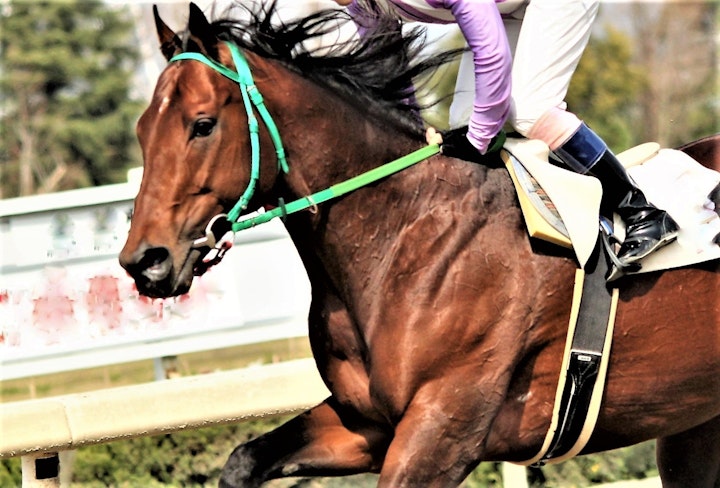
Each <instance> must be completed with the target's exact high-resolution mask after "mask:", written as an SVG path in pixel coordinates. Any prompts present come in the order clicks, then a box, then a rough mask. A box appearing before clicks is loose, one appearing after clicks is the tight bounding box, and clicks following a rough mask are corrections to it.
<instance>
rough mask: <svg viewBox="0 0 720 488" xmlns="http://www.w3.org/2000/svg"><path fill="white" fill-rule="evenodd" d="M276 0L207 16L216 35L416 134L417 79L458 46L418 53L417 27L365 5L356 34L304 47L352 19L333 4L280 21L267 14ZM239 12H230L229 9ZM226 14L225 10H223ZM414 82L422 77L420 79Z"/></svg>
mask: <svg viewBox="0 0 720 488" xmlns="http://www.w3.org/2000/svg"><path fill="white" fill-rule="evenodd" d="M276 7H277V5H276V0H271V1H269V3H268V2H267V1H251V2H250V3H249V4H248V3H247V2H243V3H241V2H239V1H237V2H236V5H234V6H233V7H231V8H230V9H229V12H232V13H233V15H232V19H231V18H223V19H219V20H215V21H213V22H212V24H211V27H212V29H213V31H214V32H213V33H214V34H215V35H216V36H217V37H218V38H220V39H223V40H227V41H231V42H234V43H235V44H237V45H238V46H239V47H241V48H243V49H246V50H248V51H251V52H254V53H256V54H258V55H260V56H262V57H265V58H271V59H276V60H278V61H280V62H282V63H283V64H284V65H286V66H287V67H288V68H289V69H292V70H294V71H296V72H298V73H300V74H301V75H302V76H303V77H305V78H308V79H312V80H313V81H315V82H317V83H319V84H323V85H325V86H328V87H330V88H331V89H333V90H335V91H336V92H339V93H340V94H342V95H343V98H345V99H346V100H350V101H352V103H356V104H358V105H359V106H362V107H363V108H364V109H365V110H367V109H368V108H371V107H375V108H377V110H376V111H375V113H377V114H380V113H382V114H383V117H384V118H385V119H387V120H389V121H391V122H394V123H395V124H396V125H399V126H400V127H404V128H405V129H407V130H409V131H411V132H412V133H416V134H421V133H422V130H423V127H422V123H421V120H420V118H419V115H418V113H419V110H420V108H424V107H420V106H419V105H418V102H417V98H416V96H415V92H416V88H417V86H418V85H417V84H415V83H414V82H417V81H419V80H427V79H429V77H426V76H425V75H429V74H431V73H432V72H434V71H435V69H437V68H438V67H439V66H441V65H443V64H445V63H447V62H448V61H450V60H452V59H454V58H455V57H456V56H457V54H459V53H460V52H461V51H462V50H458V49H455V50H450V51H446V52H443V53H440V54H434V55H433V56H432V57H426V58H424V59H423V58H421V56H420V52H421V51H422V49H423V48H424V46H425V43H426V38H425V30H424V29H423V28H420V27H416V28H413V29H409V30H401V28H400V27H401V26H400V22H399V20H398V19H397V18H395V17H391V16H388V15H386V14H383V13H382V12H375V13H373V14H372V15H373V20H374V22H373V23H374V24H376V26H375V27H374V28H372V29H368V30H367V32H366V33H364V35H363V36H362V37H359V36H354V37H353V38H352V39H351V40H345V41H342V42H338V43H337V44H335V45H334V46H327V45H325V46H321V47H315V48H313V47H311V46H309V43H308V41H312V40H314V39H318V38H320V37H321V36H323V35H325V34H329V35H330V36H329V38H332V37H331V36H332V35H337V32H338V29H340V27H341V26H343V25H346V24H348V23H351V22H353V20H352V19H351V18H350V16H349V15H348V14H347V13H346V12H345V11H344V10H340V9H328V10H322V11H319V12H316V13H313V14H311V15H309V16H307V17H304V18H300V19H297V20H293V21H291V22H288V23H284V22H281V21H280V20H279V19H278V18H277V16H276V15H275V14H276V12H277V8H276ZM238 9H239V10H241V11H242V12H241V14H242V15H236V14H235V12H237V10H238ZM226 15H227V14H226ZM420 83H422V81H420Z"/></svg>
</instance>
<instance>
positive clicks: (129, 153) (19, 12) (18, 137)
mask: <svg viewBox="0 0 720 488" xmlns="http://www.w3.org/2000/svg"><path fill="white" fill-rule="evenodd" d="M0 14H1V17H0V19H1V21H2V24H1V27H2V28H1V29H0V49H1V51H0V52H1V53H2V58H1V61H2V70H1V71H0V107H2V110H0V127H2V129H0V130H2V132H1V133H0V161H1V162H2V168H1V171H2V175H1V176H2V188H0V190H1V192H0V196H2V197H12V196H18V195H27V194H33V193H39V192H47V191H57V190H63V189H71V188H77V187H83V186H90V185H101V184H108V183H114V182H119V181H125V180H126V171H127V168H128V167H129V166H130V164H131V163H134V165H137V161H136V160H135V159H136V155H137V149H136V146H137V143H136V141H135V135H134V123H135V120H136V119H137V116H138V115H139V113H140V109H141V105H140V103H139V102H134V101H132V100H131V98H130V93H131V85H132V78H133V74H134V72H135V69H136V66H137V60H138V52H137V49H136V47H135V44H136V40H135V39H134V37H133V35H134V30H133V22H132V19H131V16H130V15H129V13H128V12H127V11H126V10H125V9H123V8H119V7H118V6H111V5H106V4H105V3H103V2H101V1H99V0H65V1H63V2H52V1H38V2H28V1H9V2H3V4H2V6H1V9H0Z"/></svg>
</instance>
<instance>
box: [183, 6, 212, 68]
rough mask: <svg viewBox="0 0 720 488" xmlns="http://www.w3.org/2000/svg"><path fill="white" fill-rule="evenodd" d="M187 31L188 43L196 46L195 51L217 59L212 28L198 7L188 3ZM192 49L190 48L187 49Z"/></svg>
mask: <svg viewBox="0 0 720 488" xmlns="http://www.w3.org/2000/svg"><path fill="white" fill-rule="evenodd" d="M188 31H189V32H190V39H189V40H188V41H189V42H195V44H197V46H196V47H197V50H198V51H200V52H202V53H204V54H206V55H207V56H209V57H211V58H214V59H217V55H218V50H217V43H218V39H217V36H215V33H214V32H213V28H212V26H211V25H210V23H209V22H208V20H207V19H206V18H205V14H204V13H203V11H202V10H200V7H198V6H197V5H195V4H194V3H192V2H190V18H189V20H188ZM187 48H188V49H192V47H191V46H188V47H187Z"/></svg>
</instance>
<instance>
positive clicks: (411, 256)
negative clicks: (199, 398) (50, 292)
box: [120, 4, 720, 488]
mask: <svg viewBox="0 0 720 488" xmlns="http://www.w3.org/2000/svg"><path fill="white" fill-rule="evenodd" d="M248 10H251V15H250V16H249V18H248V19H245V20H236V21H230V20H217V21H214V22H212V23H210V22H209V21H208V20H207V19H206V17H205V16H204V14H203V13H202V11H201V10H200V9H199V8H197V7H196V6H195V5H192V4H191V6H190V17H189V21H188V28H187V30H186V31H185V32H182V33H180V34H176V33H175V32H173V31H172V30H171V29H170V28H169V27H168V26H167V25H166V24H165V23H164V22H163V21H162V19H161V18H160V17H159V16H158V14H157V9H155V19H156V25H157V30H158V36H159V39H160V44H161V49H162V51H163V53H164V55H165V57H166V58H167V59H168V60H170V59H172V58H173V57H174V56H176V55H177V54H179V53H187V52H196V53H201V54H202V55H203V56H205V57H207V58H211V59H212V60H214V61H216V62H217V63H219V64H221V65H223V66H226V67H228V68H230V69H231V70H236V69H238V67H237V66H236V63H235V61H234V58H233V54H232V52H231V51H230V49H231V48H230V47H229V45H228V44H227V43H226V42H230V43H232V45H234V46H237V47H238V49H239V50H240V52H241V53H242V54H243V56H244V57H245V59H246V60H247V63H248V64H249V67H250V71H251V73H252V75H253V76H254V79H255V83H256V85H257V91H258V92H259V93H261V94H262V96H263V97H264V104H265V105H264V106H265V107H266V108H267V111H268V112H269V113H270V114H271V115H272V118H273V120H274V122H275V124H276V126H277V130H278V132H279V134H280V135H281V136H282V142H283V144H284V155H285V156H286V158H287V163H288V165H289V171H288V172H287V173H285V172H284V171H282V170H281V167H282V164H280V165H279V164H278V160H279V159H280V152H279V151H276V148H275V147H274V144H273V140H272V137H271V134H270V132H269V131H268V129H267V128H266V127H265V125H264V124H262V123H261V124H260V129H259V139H258V140H259V148H260V154H261V157H260V161H259V174H258V175H257V176H258V178H257V182H256V188H255V191H254V193H252V196H251V198H249V200H248V204H247V211H251V210H255V209H258V208H260V207H263V206H276V205H278V202H279V199H280V198H282V199H284V200H287V201H290V200H294V199H297V198H301V197H304V196H306V195H309V194H311V193H313V192H316V191H318V190H321V189H324V188H327V187H329V186H331V185H334V184H336V183H338V182H340V181H344V180H346V179H348V178H350V177H353V176H355V175H357V174H359V173H361V172H364V171H366V170H369V169H371V168H374V167H376V166H379V165H380V164H382V163H385V162H387V161H391V160H393V159H396V158H399V157H401V156H404V155H406V154H408V153H411V152H412V151H415V150H417V149H418V148H422V147H423V146H425V142H424V129H423V127H422V123H421V122H420V121H419V119H418V117H417V116H416V115H415V113H416V112H415V108H413V104H414V102H413V101H412V100H410V99H411V98H412V97H408V91H407V87H408V86H409V77H410V76H413V75H416V74H418V73H420V72H421V71H423V70H424V69H426V68H428V67H432V64H433V60H432V59H431V60H428V59H425V60H424V61H421V60H419V58H418V56H417V52H418V51H417V45H418V42H419V36H420V34H419V33H418V32H416V31H412V32H409V33H408V32H405V33H399V31H398V30H397V29H393V28H392V27H391V26H389V25H388V26H386V27H387V29H381V30H378V31H377V32H376V31H373V32H370V33H368V34H367V35H366V36H364V37H363V39H352V40H350V41H346V42H344V45H343V46H342V49H331V50H330V51H317V52H316V51H313V50H311V49H310V48H304V47H303V46H306V45H307V44H303V43H304V42H306V41H308V40H310V39H312V38H313V37H315V36H317V35H320V34H322V33H327V32H332V31H333V30H334V29H336V28H337V23H338V21H340V20H347V19H346V18H345V17H344V14H341V13H339V12H338V11H333V12H331V11H323V12H320V13H317V14H313V15H311V16H308V17H306V18H303V19H298V20H297V21H293V22H289V23H285V24H281V23H278V22H275V21H272V22H271V21H270V20H269V19H270V17H271V16H272V13H273V12H274V10H275V8H274V4H271V5H270V6H267V5H262V6H259V7H258V6H255V7H252V8H250V7H248ZM408 107H409V109H408ZM247 124H248V115H247V113H246V110H245V108H244V104H243V98H242V94H241V90H240V89H239V87H238V84H237V83H236V82H234V81H232V80H230V79H229V78H228V77H226V76H224V75H222V74H220V73H219V72H218V71H217V70H216V69H214V68H213V67H211V66H208V65H207V64H206V63H201V62H197V61H194V60H193V59H183V60H174V61H173V62H172V63H170V64H169V65H168V66H167V67H166V68H165V69H164V71H163V72H162V74H161V75H160V78H159V80H158V82H157V86H156V88H155V92H154V95H153V97H152V101H151V102H150V105H149V107H148V108H147V110H146V111H145V112H144V114H143V115H142V117H141V118H140V120H139V122H138V125H137V133H138V137H139V141H140V144H141V146H142V152H143V158H144V174H143V177H142V183H141V186H140V190H139V193H138V195H137V198H136V200H135V208H134V214H133V217H132V225H131V228H130V231H129V234H128V237H127V242H126V243H125V246H124V248H123V250H122V252H121V254H120V263H121V264H122V266H123V267H124V268H125V269H126V270H127V271H128V272H129V274H130V275H131V276H132V277H133V278H134V279H135V282H136V284H137V288H138V290H139V291H140V293H142V294H144V295H147V296H150V297H170V296H175V295H180V294H182V293H185V292H186V291H187V290H188V289H189V287H190V285H191V283H192V280H193V276H194V274H195V273H198V272H200V271H199V270H200V269H201V268H202V258H203V256H204V254H205V253H206V252H207V251H208V249H207V248H205V249H203V248H198V247H197V246H194V244H193V243H194V241H195V240H196V239H198V238H200V237H202V236H203V235H205V234H204V233H205V228H206V226H207V225H208V222H209V221H210V220H211V219H212V218H213V217H214V216H215V215H217V214H219V213H223V212H228V210H229V209H230V208H231V207H232V206H233V205H234V203H235V202H236V201H237V200H238V198H239V197H240V195H241V193H242V192H243V189H245V188H247V187H248V185H249V181H250V180H251V164H250V161H251V159H252V157H253V156H252V151H251V145H252V144H251V136H249V135H248V130H247ZM716 140H717V139H712V140H710V142H704V143H702V145H701V147H699V150H698V152H697V154H700V153H702V150H703V147H704V148H705V151H706V153H708V154H712V151H710V150H709V149H707V148H708V147H710V146H707V144H715V141H716ZM695 149H698V147H697V146H695ZM704 163H705V164H707V165H710V164H711V163H710V162H704ZM285 225H286V227H287V231H288V233H289V235H290V237H291V238H292V240H293V242H294V244H295V246H296V248H297V251H298V253H299V255H300V257H301V259H302V262H303V264H304V266H305V268H306V270H307V274H308V276H309V279H310V282H311V288H312V297H311V305H310V311H309V317H308V327H309V329H308V333H309V338H310V342H311V346H312V350H313V354H314V357H315V360H316V362H317V366H318V370H319V373H320V375H321V376H322V378H323V380H324V382H325V384H326V385H327V387H328V388H329V390H330V392H331V396H330V397H329V398H327V399H326V400H325V401H324V402H322V403H321V404H319V405H317V406H315V407H314V408H311V409H309V410H307V411H306V412H304V413H302V414H300V415H298V416H297V417H295V418H293V419H292V420H289V421H288V422H287V423H285V424H284V425H282V426H280V427H279V428H277V429H275V430H273V431H271V432H268V433H266V434H264V435H262V436H260V437H258V438H256V439H254V440H251V441H249V442H247V443H245V444H242V445H240V446H238V447H237V448H236V449H235V450H234V451H233V452H232V454H231V455H230V457H229V459H228V461H227V463H226V465H225V467H224V469H223V472H222V476H221V481H220V485H221V486H223V487H240V486H243V487H254V486H259V485H261V484H262V483H263V482H265V481H267V480H270V479H274V478H280V477H286V476H335V475H348V474H355V473H363V472H375V473H379V478H378V484H379V485H380V486H392V487H410V486H412V487H417V486H455V485H458V484H460V483H461V482H462V480H463V479H464V478H465V477H466V476H467V475H468V474H469V473H470V472H471V470H473V469H474V468H475V467H476V466H477V465H478V464H479V463H481V462H484V461H523V460H526V459H530V458H532V457H533V456H534V455H535V454H536V453H537V452H538V451H539V450H540V448H541V446H542V443H543V440H544V438H545V435H546V433H547V431H548V428H549V426H550V421H551V416H552V410H553V402H554V396H555V390H556V385H557V383H558V377H559V375H560V367H561V361H562V357H563V348H564V343H565V336H566V331H567V327H568V320H569V316H570V303H571V296H572V288H573V276H574V273H575V269H576V267H577V262H576V261H575V259H574V257H573V255H572V254H570V253H569V252H568V251H567V250H564V249H560V248H558V247H555V246H553V245H550V244H544V243H542V242H537V241H535V240H534V239H531V238H529V237H528V234H527V231H526V229H525V227H524V224H523V219H522V215H521V211H520V208H519V204H518V201H517V197H516V195H515V191H514V189H513V186H512V183H511V180H510V178H509V177H508V174H507V171H506V170H505V168H503V167H500V166H499V165H497V164H493V163H492V161H491V160H489V164H487V165H480V164H473V163H468V162H464V161H460V160H456V159H452V158H448V157H444V156H442V155H441V154H437V155H434V156H432V157H429V158H428V159H427V160H425V161H423V162H422V163H419V164H417V165H415V166H413V167H411V168H408V169H406V170H404V171H402V172H399V173H397V174H394V175H392V176H389V177H386V178H384V179H382V180H381V181H379V182H376V183H374V184H372V185H369V186H367V187H364V188H361V189H358V190H356V191H353V192H351V193H348V194H346V195H344V196H343V197H342V198H337V199H335V200H333V201H331V202H327V203H324V204H320V205H318V206H316V207H314V208H311V209H310V210H308V211H301V212H296V213H293V214H291V215H288V216H287V218H286V221H285ZM230 252H233V251H232V250H231V251H230ZM237 273H242V270H237ZM619 286H620V300H619V305H618V311H617V318H616V325H615V332H614V336H615V340H614V345H613V352H612V356H611V359H610V365H609V371H608V376H607V385H606V389H605V393H604V398H603V404H602V408H601V411H600V414H599V418H598V421H597V425H596V428H595V430H594V432H593V434H592V437H591V438H590V440H589V442H588V444H587V445H586V447H585V448H584V450H583V451H582V454H586V453H593V452H599V451H604V450H610V449H615V448H620V447H623V446H628V445H631V444H635V443H639V442H642V441H645V440H649V439H658V441H657V447H658V449H657V461H658V466H659V470H660V473H661V477H662V480H663V483H664V486H666V487H693V488H699V487H712V486H718V483H720V329H719V326H720V302H718V290H720V265H719V264H718V263H717V262H710V263H705V264H701V265H695V266H690V267H685V268H681V269H675V270H672V271H665V272H653V273H648V274H642V275H638V276H636V277H632V278H626V279H624V281H622V282H621V283H620V284H619ZM228 394H232V393H231V392H229V393H228Z"/></svg>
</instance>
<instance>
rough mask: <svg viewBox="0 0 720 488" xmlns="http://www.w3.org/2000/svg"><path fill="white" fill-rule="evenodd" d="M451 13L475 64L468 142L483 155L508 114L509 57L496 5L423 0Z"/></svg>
mask: <svg viewBox="0 0 720 488" xmlns="http://www.w3.org/2000/svg"><path fill="white" fill-rule="evenodd" d="M425 1H426V2H427V4H428V5H430V6H432V7H435V8H445V9H448V10H450V12H452V14H453V16H454V17H455V20H456V21H457V24H458V27H459V28H460V31H461V32H462V33H463V35H464V36H465V40H466V41H467V43H468V45H469V46H470V49H471V50H472V52H473V58H474V60H475V102H474V105H473V113H472V116H471V117H470V124H469V130H468V139H469V140H470V142H472V144H473V145H474V146H475V147H476V148H477V149H478V150H480V152H481V153H484V152H485V151H486V150H487V148H488V145H489V143H490V140H491V139H492V138H493V137H494V136H495V135H497V133H498V132H500V129H502V127H503V125H504V124H505V120H506V119H507V116H508V113H509V111H510V91H511V81H510V79H511V78H510V75H511V70H512V56H511V54H510V47H509V45H508V41H507V35H506V33H505V27H504V26H503V23H502V18H501V17H500V12H499V11H498V8H497V6H496V5H495V2H493V1H488V0H425Z"/></svg>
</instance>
